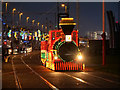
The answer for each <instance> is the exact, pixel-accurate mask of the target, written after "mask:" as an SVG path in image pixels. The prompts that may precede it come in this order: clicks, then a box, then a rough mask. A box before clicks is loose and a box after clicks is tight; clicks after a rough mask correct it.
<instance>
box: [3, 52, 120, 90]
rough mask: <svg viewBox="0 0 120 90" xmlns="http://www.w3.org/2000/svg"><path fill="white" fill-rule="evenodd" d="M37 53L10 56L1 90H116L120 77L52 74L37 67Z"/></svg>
mask: <svg viewBox="0 0 120 90" xmlns="http://www.w3.org/2000/svg"><path fill="white" fill-rule="evenodd" d="M39 54H40V52H39V51H36V52H33V53H28V54H21V55H14V56H11V59H10V61H9V62H8V63H4V62H3V63H2V88H3V89H6V88H18V89H20V88H22V89H24V88H25V89H26V88H44V89H66V88H72V89H77V88H101V89H103V88H120V77H119V76H117V75H113V74H109V73H103V72H100V71H86V72H55V71H52V70H50V69H47V68H45V67H44V66H42V65H41V63H40V56H39Z"/></svg>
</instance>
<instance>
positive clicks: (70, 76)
mask: <svg viewBox="0 0 120 90" xmlns="http://www.w3.org/2000/svg"><path fill="white" fill-rule="evenodd" d="M23 57H24V56H23V55H22V56H20V57H19V58H20V60H21V62H22V63H23V64H24V65H25V67H27V68H28V69H30V70H31V71H32V73H33V74H35V75H36V76H37V77H39V78H41V79H42V80H43V81H44V82H45V83H46V84H47V85H48V86H49V87H50V88H51V89H54V90H59V88H60V87H59V86H58V85H57V84H56V83H54V82H52V81H51V80H50V79H49V78H45V77H44V76H43V75H40V73H39V72H37V71H36V70H35V69H33V68H32V67H30V66H29V65H28V64H27V62H25V61H24V58H23ZM30 60H31V59H30ZM12 67H13V70H14V77H15V80H16V82H17V83H16V86H17V88H20V89H21V88H22V86H21V85H20V82H19V78H18V76H17V75H16V70H15V66H14V62H13V60H12ZM63 74H64V76H67V77H69V78H72V79H73V81H79V82H80V83H81V84H79V83H78V82H77V84H78V85H82V84H85V85H86V86H87V85H88V87H91V88H99V87H100V88H103V87H104V88H105V87H106V86H101V85H102V84H101V85H100V86H99V84H98V85H97V84H96V83H92V82H91V81H90V80H88V79H87V80H86V79H85V78H82V77H80V76H79V75H75V74H72V73H67V72H60V75H63ZM80 74H81V75H87V76H88V75H89V76H91V77H93V78H96V79H98V80H101V81H103V82H104V81H106V82H109V83H113V84H114V83H115V84H120V83H117V82H115V81H113V80H109V79H107V78H103V77H100V76H97V75H94V74H93V75H92V74H90V73H87V72H80ZM51 82H52V83H51ZM70 83H71V84H72V83H73V82H70ZM56 86H57V87H56ZM78 88H79V87H78Z"/></svg>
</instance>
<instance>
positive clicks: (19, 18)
mask: <svg viewBox="0 0 120 90" xmlns="http://www.w3.org/2000/svg"><path fill="white" fill-rule="evenodd" d="M22 15H23V13H20V14H19V24H21V16H22Z"/></svg>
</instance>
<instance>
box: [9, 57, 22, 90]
mask: <svg viewBox="0 0 120 90" xmlns="http://www.w3.org/2000/svg"><path fill="white" fill-rule="evenodd" d="M13 58H14V57H13ZM13 58H12V60H11V62H12V68H13V73H14V78H15V84H16V86H17V88H18V89H22V86H21V84H20V81H19V79H18V76H17V74H16V70H15V66H14V63H13Z"/></svg>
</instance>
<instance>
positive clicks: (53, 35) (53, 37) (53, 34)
mask: <svg viewBox="0 0 120 90" xmlns="http://www.w3.org/2000/svg"><path fill="white" fill-rule="evenodd" d="M52 40H55V32H52Z"/></svg>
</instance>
